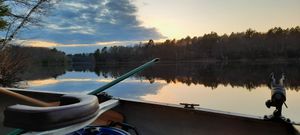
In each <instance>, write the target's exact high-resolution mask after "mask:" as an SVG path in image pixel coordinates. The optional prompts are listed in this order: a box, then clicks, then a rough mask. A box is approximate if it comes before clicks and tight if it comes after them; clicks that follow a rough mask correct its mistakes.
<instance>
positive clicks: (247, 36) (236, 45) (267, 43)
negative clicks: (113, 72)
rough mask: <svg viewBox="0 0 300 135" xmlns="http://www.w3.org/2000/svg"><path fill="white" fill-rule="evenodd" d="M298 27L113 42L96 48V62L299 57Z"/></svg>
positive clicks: (299, 31)
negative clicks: (134, 43) (116, 44)
mask: <svg viewBox="0 0 300 135" xmlns="http://www.w3.org/2000/svg"><path fill="white" fill-rule="evenodd" d="M299 52H300V27H299V26H297V27H293V28H287V29H282V28H280V27H275V28H271V29H269V30H268V31H267V32H257V31H255V30H253V29H248V30H246V31H245V32H236V33H234V32H233V33H231V34H230V35H227V34H224V35H218V34H217V33H215V32H211V33H209V34H205V35H203V36H199V37H189V36H188V37H186V38H182V39H178V40H177V39H172V40H169V39H168V40H166V41H164V42H158V43H155V42H154V41H153V40H149V42H148V43H140V44H137V45H134V46H113V47H104V48H102V49H101V50H100V49H97V50H96V51H95V52H94V57H95V60H96V62H97V63H108V62H134V61H145V60H149V59H151V58H154V57H158V58H161V60H162V61H253V60H268V61H269V60H291V59H293V60H298V59H300V53H299Z"/></svg>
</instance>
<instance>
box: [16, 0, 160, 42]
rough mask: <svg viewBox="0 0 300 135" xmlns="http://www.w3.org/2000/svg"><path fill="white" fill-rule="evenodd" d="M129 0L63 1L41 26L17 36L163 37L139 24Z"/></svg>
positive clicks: (87, 39)
mask: <svg viewBox="0 0 300 135" xmlns="http://www.w3.org/2000/svg"><path fill="white" fill-rule="evenodd" d="M136 12H137V7H136V6H135V5H133V3H132V2H131V0H89V1H86V0H64V1H61V2H60V3H58V4H57V5H55V6H54V8H53V9H52V10H51V11H50V14H49V15H48V16H47V17H45V18H44V19H43V20H44V23H43V27H31V28H29V29H28V30H24V31H23V32H22V33H21V35H20V37H22V38H24V39H28V38H29V39H34V40H42V41H47V42H55V43H58V44H96V43H98V42H109V41H133V40H134V41H137V40H149V39H161V38H164V37H163V36H162V35H161V34H160V33H159V32H158V31H157V30H156V29H155V28H146V27H144V26H142V25H141V23H140V21H139V20H138V19H137V16H136Z"/></svg>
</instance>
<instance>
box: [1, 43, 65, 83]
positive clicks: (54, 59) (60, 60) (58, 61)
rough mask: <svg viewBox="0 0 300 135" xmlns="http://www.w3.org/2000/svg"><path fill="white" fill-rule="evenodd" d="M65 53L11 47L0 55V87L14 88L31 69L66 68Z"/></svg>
mask: <svg viewBox="0 0 300 135" xmlns="http://www.w3.org/2000/svg"><path fill="white" fill-rule="evenodd" d="M67 63H68V59H67V57H66V55H65V53H64V52H62V51H58V50H57V49H55V48H53V49H49V48H44V47H24V46H10V48H9V49H6V51H3V52H1V53H0V67H1V68H0V86H14V85H15V84H16V83H17V82H19V81H21V80H22V77H21V76H22V75H23V74H26V72H25V71H28V70H29V69H30V68H34V67H36V66H51V67H52V68H54V67H56V66H66V65H67Z"/></svg>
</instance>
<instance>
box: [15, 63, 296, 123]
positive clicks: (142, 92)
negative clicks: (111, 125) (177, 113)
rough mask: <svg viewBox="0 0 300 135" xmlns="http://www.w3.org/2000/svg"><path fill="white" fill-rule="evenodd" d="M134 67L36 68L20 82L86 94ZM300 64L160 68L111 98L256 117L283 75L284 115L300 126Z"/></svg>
mask: <svg viewBox="0 0 300 135" xmlns="http://www.w3.org/2000/svg"><path fill="white" fill-rule="evenodd" d="M136 66H138V64H115V65H97V66H93V65H73V66H72V67H69V68H53V67H44V68H42V67H41V68H34V69H31V70H32V71H28V72H26V73H25V75H24V76H23V77H24V78H26V79H27V81H23V82H22V83H21V85H22V86H23V87H26V88H29V89H33V90H41V91H55V92H67V93H87V92H89V91H91V90H94V89H96V88H99V87H101V86H103V85H105V84H107V83H108V82H110V81H112V80H114V79H115V78H117V77H118V76H120V75H122V74H123V73H126V72H127V71H129V70H131V69H133V68H134V67H136ZM299 69H300V64H295V63H292V64H291V63H268V64H265V63H201V62H181V63H171V62H170V63H159V64H157V65H154V66H153V67H151V68H149V69H147V70H145V71H143V72H141V73H139V74H137V75H135V76H133V77H131V78H128V79H126V80H124V81H123V82H121V83H119V84H117V85H115V86H113V87H111V88H109V89H108V90H107V91H106V92H107V93H108V94H110V95H112V96H114V97H121V98H129V99H137V100H145V101H154V102H161V103H170V104H179V103H194V104H199V105H200V107H201V108H209V109H214V110H221V111H228V112H235V113H242V114H248V115H255V116H264V115H269V114H272V112H273V110H274V108H271V109H268V108H267V107H266V106H265V101H266V100H268V99H270V98H271V91H270V89H269V87H268V86H267V84H268V83H269V75H270V73H272V72H274V73H275V75H277V78H279V76H280V75H281V73H285V74H286V80H285V86H286V96H287V101H286V103H287V105H288V108H285V107H283V115H284V116H285V117H287V118H290V119H291V120H293V121H297V122H300V116H299V114H300V104H299V103H300V92H299V90H300V70H299Z"/></svg>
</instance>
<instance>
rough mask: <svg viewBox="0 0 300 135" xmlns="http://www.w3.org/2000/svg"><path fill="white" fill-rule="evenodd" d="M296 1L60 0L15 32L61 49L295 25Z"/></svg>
mask: <svg viewBox="0 0 300 135" xmlns="http://www.w3.org/2000/svg"><path fill="white" fill-rule="evenodd" d="M299 13H300V0H88V1H87V0H62V1H61V2H59V3H58V4H57V5H55V6H54V8H53V9H52V10H51V11H49V14H48V15H47V16H46V17H44V18H43V26H42V27H36V26H32V27H29V29H25V30H23V31H22V32H21V33H20V35H19V36H18V38H19V40H22V41H23V40H24V42H23V43H24V44H25V45H31V46H42V47H56V48H58V49H60V50H63V51H65V52H67V53H80V52H85V53H86V52H93V51H94V50H96V49H97V48H100V49H101V48H102V47H104V46H113V45H134V44H138V43H139V42H144V41H148V40H149V39H154V40H157V41H162V40H165V39H167V38H168V39H173V38H177V39H178V38H184V37H186V36H191V37H192V36H202V35H203V34H205V33H210V32H211V31H214V32H217V33H218V34H224V33H227V34H230V33H231V32H241V31H245V30H246V29H248V28H252V29H255V30H257V31H260V32H265V31H267V30H268V29H270V28H272V27H277V26H279V27H282V28H289V27H295V26H298V25H300V14H299Z"/></svg>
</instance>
